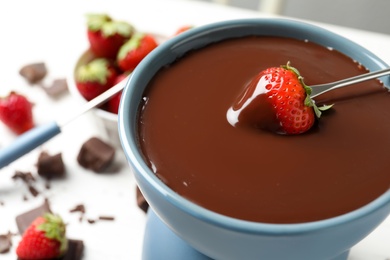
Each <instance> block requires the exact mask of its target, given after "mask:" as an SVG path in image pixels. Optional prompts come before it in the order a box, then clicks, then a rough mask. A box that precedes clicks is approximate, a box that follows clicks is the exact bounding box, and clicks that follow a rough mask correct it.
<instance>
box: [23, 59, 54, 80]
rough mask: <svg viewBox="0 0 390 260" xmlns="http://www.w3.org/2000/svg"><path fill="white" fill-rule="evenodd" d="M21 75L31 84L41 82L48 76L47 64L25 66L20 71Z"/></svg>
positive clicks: (39, 63)
mask: <svg viewBox="0 0 390 260" xmlns="http://www.w3.org/2000/svg"><path fill="white" fill-rule="evenodd" d="M19 74H20V75H21V76H22V77H23V78H25V79H26V80H27V81H28V82H29V83H30V84H34V83H37V82H38V81H41V80H42V79H43V78H44V77H45V76H46V74H47V68H46V65H45V63H43V62H38V63H31V64H27V65H25V66H23V67H22V68H21V69H20V70H19Z"/></svg>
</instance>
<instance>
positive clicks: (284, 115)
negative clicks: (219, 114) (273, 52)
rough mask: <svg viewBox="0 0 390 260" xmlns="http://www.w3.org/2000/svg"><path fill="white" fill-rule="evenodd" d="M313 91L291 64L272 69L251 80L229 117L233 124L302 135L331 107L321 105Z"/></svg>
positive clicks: (230, 111)
mask: <svg viewBox="0 0 390 260" xmlns="http://www.w3.org/2000/svg"><path fill="white" fill-rule="evenodd" d="M310 94H311V88H310V87H308V86H306V85H305V83H304V82H303V77H302V76H301V75H300V74H299V71H298V70H297V69H296V68H294V67H291V66H290V64H289V63H287V65H285V66H281V67H272V68H268V69H265V70H263V71H261V72H260V73H259V74H258V75H257V76H256V77H255V78H254V79H253V80H252V81H251V82H250V83H249V85H248V87H247V88H246V89H245V91H244V93H243V95H242V96H241V97H239V99H238V102H237V103H236V104H234V106H233V107H232V109H230V110H229V111H228V120H229V122H230V123H231V124H235V123H243V124H248V123H249V124H251V125H254V126H255V127H258V128H262V129H266V130H271V131H273V132H277V133H279V134H289V135H293V134H301V133H304V132H306V131H308V130H309V129H310V128H311V127H312V126H313V125H314V122H315V120H316V117H317V118H320V116H321V111H324V110H327V109H329V108H330V107H331V106H322V107H317V105H316V104H315V102H314V100H312V99H311V98H310ZM240 121H241V122H240Z"/></svg>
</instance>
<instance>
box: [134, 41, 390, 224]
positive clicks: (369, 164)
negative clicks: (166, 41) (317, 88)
mask: <svg viewBox="0 0 390 260" xmlns="http://www.w3.org/2000/svg"><path fill="white" fill-rule="evenodd" d="M287 61H291V64H292V65H293V66H294V67H296V68H298V69H299V71H300V72H301V75H302V76H304V78H305V82H306V84H308V85H314V84H320V83H326V82H331V81H335V80H339V79H342V78H346V77H351V76H354V75H357V74H361V73H364V72H366V70H365V69H364V68H362V66H360V65H359V64H357V63H355V62H354V61H353V60H351V59H350V58H348V57H346V56H344V55H343V54H341V53H339V52H337V51H334V50H331V49H329V48H325V47H321V46H319V45H316V44H313V43H310V42H306V41H299V40H293V39H287V38H277V37H255V36H253V37H244V38H240V39H232V40H226V41H223V42H220V43H215V44H212V45H209V46H207V47H205V48H203V49H201V50H198V51H194V52H192V53H189V54H187V55H186V56H185V57H183V58H182V59H180V60H179V61H177V62H175V63H174V64H172V65H171V66H169V67H166V68H164V69H162V70H161V71H160V72H158V73H157V75H156V76H155V77H154V79H153V80H152V82H150V84H149V86H148V88H147V90H146V92H145V98H144V102H143V104H142V105H141V108H140V115H139V125H138V129H139V140H140V143H139V145H140V147H141V149H142V152H143V154H144V156H145V160H146V162H147V163H148V165H149V166H150V168H151V169H152V170H153V171H154V172H155V173H156V174H157V176H159V177H160V178H161V179H162V180H163V181H164V182H165V183H166V184H167V185H168V186H169V187H170V188H172V189H173V190H174V191H176V192H177V193H179V194H180V195H181V196H183V197H185V198H188V199H189V200H191V201H193V202H195V203H197V204H199V205H201V206H203V207H205V208H208V209H210V210H212V211H215V212H218V213H221V214H224V215H227V216H231V217H235V218H239V219H245V220H250V221H258V222H267V223H299V222H306V221H315V220H321V219H326V218H329V217H334V216H338V215H340V214H344V213H347V212H349V211H351V210H354V209H357V208H359V207H361V206H363V205H365V204H367V203H368V202H370V201H372V200H374V199H375V198H377V197H378V196H379V195H381V194H382V193H383V192H385V191H386V190H387V189H388V188H389V185H390V174H389V173H388V171H389V170H388V168H389V167H390V162H389V160H388V151H389V147H390V135H389V133H390V119H389V118H390V97H389V94H388V91H387V89H385V88H384V86H383V85H382V84H381V83H380V82H379V81H378V80H371V81H367V82H365V83H360V84H357V85H354V86H351V87H347V88H343V89H339V90H336V91H333V92H330V93H328V94H326V95H324V96H321V97H319V98H317V103H319V104H321V103H324V102H325V103H328V104H329V103H334V108H332V109H331V110H330V111H328V112H327V113H325V114H324V116H323V117H322V118H321V120H320V121H319V122H318V123H317V124H316V125H315V126H314V127H313V128H312V129H311V130H310V131H309V132H308V133H306V134H302V135H298V136H283V135H277V134H273V133H270V132H268V131H262V130H259V129H256V128H248V127H233V126H232V125H231V124H229V122H228V121H227V118H226V112H227V111H228V109H229V107H231V106H232V104H233V102H234V101H235V100H236V99H237V97H238V96H239V95H240V93H242V91H243V89H244V88H245V86H246V85H247V83H248V82H249V81H250V80H251V79H252V78H253V77H254V76H255V75H256V74H257V73H258V72H259V71H261V70H264V69H265V68H267V67H274V66H279V65H282V64H286V62H287Z"/></svg>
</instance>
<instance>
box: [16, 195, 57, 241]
mask: <svg viewBox="0 0 390 260" xmlns="http://www.w3.org/2000/svg"><path fill="white" fill-rule="evenodd" d="M45 213H51V209H50V205H49V201H48V200H45V201H44V203H43V204H42V205H41V206H39V207H37V208H35V209H32V210H30V211H27V212H25V213H23V214H20V215H18V216H17V217H16V219H15V220H16V225H17V226H18V230H19V233H20V234H23V233H24V231H25V230H26V229H27V228H28V227H29V226H30V224H31V222H33V221H34V220H35V219H36V218H37V217H40V216H43V215H44V214H45Z"/></svg>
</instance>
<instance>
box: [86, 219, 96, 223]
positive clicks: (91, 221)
mask: <svg viewBox="0 0 390 260" xmlns="http://www.w3.org/2000/svg"><path fill="white" fill-rule="evenodd" d="M87 221H88V223H89V224H95V222H96V220H94V219H90V218H89V219H87Z"/></svg>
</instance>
